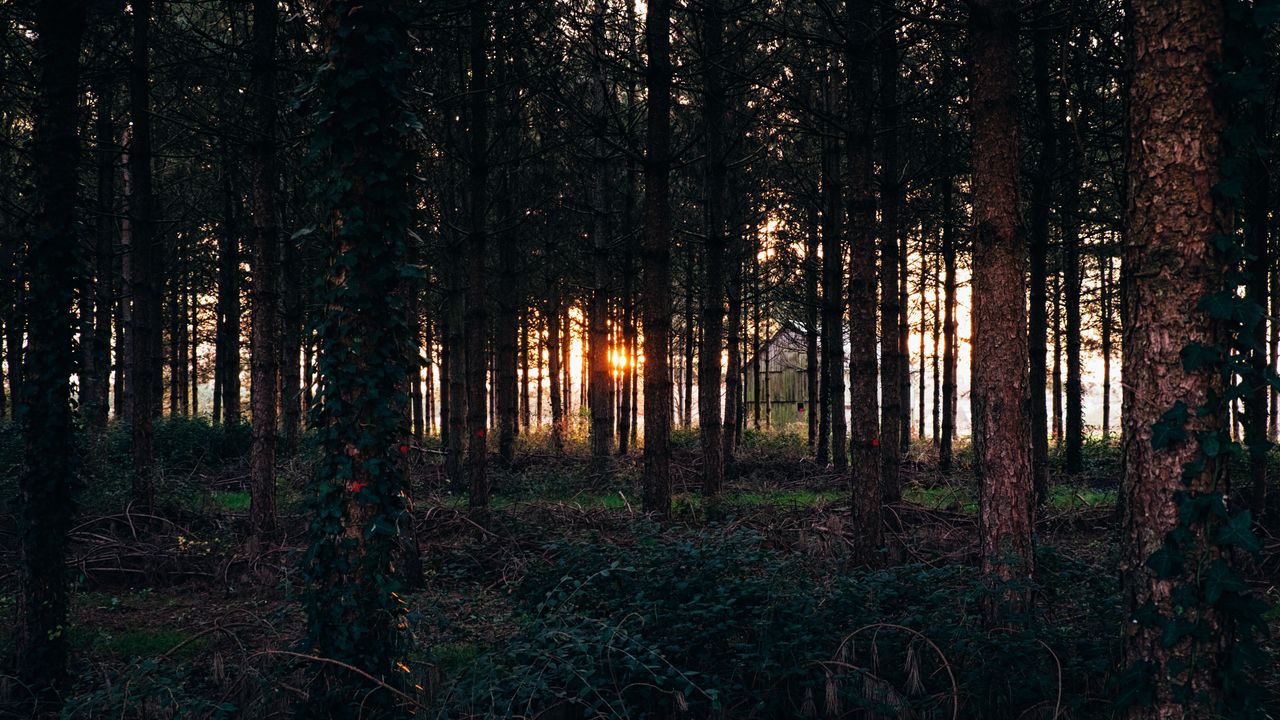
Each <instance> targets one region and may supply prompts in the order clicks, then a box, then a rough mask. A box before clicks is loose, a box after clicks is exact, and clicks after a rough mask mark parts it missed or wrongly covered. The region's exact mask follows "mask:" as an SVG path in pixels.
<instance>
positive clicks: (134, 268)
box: [128, 0, 160, 509]
mask: <svg viewBox="0 0 1280 720" xmlns="http://www.w3.org/2000/svg"><path fill="white" fill-rule="evenodd" d="M132 8H133V47H132V59H131V63H130V68H129V114H130V116H131V121H132V134H131V135H130V138H129V188H128V189H129V193H128V194H129V229H130V248H129V249H130V255H131V257H130V260H129V264H130V269H131V274H132V277H131V282H130V288H129V294H130V296H131V297H132V299H133V302H132V305H133V308H132V312H131V319H132V329H133V332H132V335H133V346H132V362H131V370H132V371H133V376H132V378H131V379H130V381H129V389H130V392H131V393H132V395H133V398H132V404H133V407H132V410H131V412H130V421H131V424H132V441H133V463H132V465H133V487H132V494H133V502H134V503H135V504H136V505H138V506H139V507H141V508H144V509H145V508H150V507H151V506H152V505H153V504H154V502H155V478H154V467H153V465H154V462H155V448H154V446H153V421H154V418H155V412H156V407H155V402H156V400H158V398H153V394H154V392H155V379H154V372H153V370H154V369H155V365H154V359H155V357H156V356H157V355H158V352H157V350H158V346H159V344H160V338H159V335H160V332H159V330H160V328H159V325H158V320H159V305H160V302H159V295H160V289H159V286H158V284H157V277H156V275H157V272H156V269H155V265H156V258H157V257H158V256H159V253H158V252H156V247H155V245H156V243H155V237H154V231H155V229H154V220H153V218H152V203H153V199H152V195H151V89H150V82H151V71H150V61H149V58H148V55H149V53H150V47H151V45H150V31H151V0H135V2H133V3H132Z"/></svg>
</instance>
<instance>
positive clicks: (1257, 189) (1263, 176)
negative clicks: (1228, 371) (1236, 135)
mask: <svg viewBox="0 0 1280 720" xmlns="http://www.w3.org/2000/svg"><path fill="white" fill-rule="evenodd" d="M1257 40H1258V41H1259V42H1260V41H1261V38H1257ZM1267 114H1268V107H1267V105H1266V104H1265V103H1262V102H1259V103H1257V104H1256V107H1255V108H1253V109H1252V110H1251V111H1250V115H1251V117H1248V118H1246V119H1245V122H1247V123H1248V124H1249V125H1250V130H1251V131H1252V140H1253V142H1254V143H1256V145H1257V146H1258V147H1259V148H1262V147H1266V144H1267V136H1266V133H1267V121H1268V117H1267ZM1245 172H1246V173H1247V177H1248V182H1247V183H1246V185H1245V192H1244V202H1243V207H1242V210H1243V215H1244V228H1245V237H1246V239H1247V246H1248V247H1247V250H1248V261H1247V262H1246V264H1245V271H1246V273H1247V274H1248V278H1247V280H1246V283H1245V301H1246V302H1249V303H1252V304H1253V305H1255V306H1256V307H1258V308H1260V309H1261V312H1260V313H1259V314H1258V317H1257V319H1256V320H1255V321H1254V322H1253V326H1252V327H1250V328H1249V333H1250V335H1251V337H1252V340H1253V349H1252V350H1250V351H1249V368H1250V373H1249V374H1250V375H1252V377H1251V378H1250V379H1249V382H1248V393H1249V394H1248V396H1247V397H1246V398H1245V400H1244V402H1245V438H1244V439H1245V446H1246V447H1247V448H1248V452H1249V480H1250V484H1251V485H1252V487H1251V488H1250V500H1249V507H1250V509H1251V510H1252V511H1253V516H1254V517H1255V518H1261V517H1262V515H1263V513H1264V512H1265V511H1266V507H1267V452H1268V451H1269V450H1270V449H1271V447H1270V446H1271V443H1270V442H1269V441H1268V439H1267V394H1268V393H1267V388H1268V386H1267V383H1266V376H1267V319H1266V311H1267V280H1268V276H1269V274H1270V272H1269V271H1270V266H1271V263H1270V260H1269V250H1270V245H1271V243H1270V232H1269V231H1270V229H1271V227H1270V210H1271V207H1270V206H1271V185H1270V182H1271V181H1270V178H1271V175H1270V172H1269V170H1268V167H1267V163H1266V158H1265V156H1264V155H1263V151H1261V150H1259V151H1256V152H1252V153H1250V158H1249V161H1248V166H1247V169H1246V171H1245Z"/></svg>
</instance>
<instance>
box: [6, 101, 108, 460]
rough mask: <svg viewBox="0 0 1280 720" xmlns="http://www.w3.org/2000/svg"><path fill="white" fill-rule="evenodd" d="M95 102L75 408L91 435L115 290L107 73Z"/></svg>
mask: <svg viewBox="0 0 1280 720" xmlns="http://www.w3.org/2000/svg"><path fill="white" fill-rule="evenodd" d="M94 88H95V95H97V103H96V106H95V109H96V115H95V118H94V136H95V141H96V143H97V155H96V159H97V181H98V194H97V203H98V206H97V209H98V221H97V224H96V228H95V230H96V232H95V242H94V254H93V260H94V263H93V264H94V273H95V275H96V279H95V281H94V283H93V308H94V321H93V335H92V337H93V341H92V352H91V358H92V365H93V372H92V373H88V375H89V377H87V378H85V379H84V381H83V382H84V389H83V391H82V392H83V393H84V394H83V397H82V398H81V408H82V412H83V413H84V416H85V420H86V424H87V426H88V428H89V431H90V433H92V435H93V436H94V437H101V436H102V434H103V433H104V432H106V429H107V411H108V406H109V405H110V391H109V384H110V382H109V381H110V377H111V319H112V312H111V311H112V302H113V301H114V298H113V295H114V294H115V258H114V254H115V244H116V235H117V224H116V166H115V162H116V157H117V156H116V149H115V148H116V125H115V117H114V113H115V94H116V92H115V91H116V82H115V78H113V77H106V78H103V79H102V80H101V81H100V82H98V83H97V84H96V85H95V86H94ZM2 412H3V411H2V409H0V413H2Z"/></svg>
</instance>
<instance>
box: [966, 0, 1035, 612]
mask: <svg viewBox="0 0 1280 720" xmlns="http://www.w3.org/2000/svg"><path fill="white" fill-rule="evenodd" d="M1019 4H1020V3H1019V2H1018V1H1017V0H982V1H981V2H975V3H974V4H973V5H972V6H971V9H970V23H969V45H970V47H969V51H970V63H971V65H970V72H971V74H972V83H973V87H972V98H971V103H972V123H973V229H974V234H973V368H974V372H973V375H974V386H973V396H974V403H973V405H974V410H975V412H974V416H973V419H974V423H975V426H976V428H975V439H976V442H975V445H974V462H975V465H976V467H977V474H978V478H979V481H980V483H981V489H980V493H979V517H978V521H979V540H980V552H981V553H982V568H983V571H984V572H985V573H987V574H988V576H990V577H992V578H993V579H995V580H996V581H998V582H1020V581H1022V580H1023V579H1024V578H1026V577H1028V576H1030V575H1031V573H1032V569H1033V567H1034V559H1035V558H1034V555H1033V554H1032V553H1033V548H1032V543H1031V533H1032V492H1033V489H1032V484H1031V482H1032V469H1031V418H1030V414H1029V408H1028V404H1029V403H1028V398H1027V312H1026V308H1027V300H1026V287H1027V282H1026V274H1025V273H1026V235H1025V231H1024V230H1023V227H1022V218H1021V215H1020V212H1021V211H1020V205H1021V200H1020V198H1019V191H1018V172H1019V166H1018V117H1017V113H1016V108H1017V89H1018V88H1017V78H1018V72H1017V67H1018V17H1017V12H1018V7H1019ZM1003 597H1004V603H995V602H993V603H992V604H991V605H990V606H989V607H988V608H987V614H988V616H989V618H991V619H994V618H996V617H1000V616H1002V615H1003V614H1004V610H1005V608H1000V607H997V605H998V604H1007V605H1008V606H1009V607H1008V608H1007V609H1009V610H1013V611H1017V610H1019V609H1022V608H1024V607H1025V603H1026V600H1027V596H1026V593H1025V591H1020V590H1014V591H1009V592H1007V593H1003Z"/></svg>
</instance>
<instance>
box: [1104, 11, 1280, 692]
mask: <svg viewBox="0 0 1280 720" xmlns="http://www.w3.org/2000/svg"><path fill="white" fill-rule="evenodd" d="M1226 7H1227V18H1226V32H1225V42H1224V52H1223V58H1222V61H1221V65H1220V67H1219V68H1218V79H1219V85H1220V89H1221V93H1222V96H1221V98H1220V101H1221V102H1222V103H1223V107H1224V108H1226V109H1227V110H1228V124H1227V127H1226V128H1225V130H1224V132H1223V137H1222V139H1223V153H1222V158H1221V160H1220V163H1219V168H1220V170H1221V173H1222V179H1221V181H1220V182H1219V183H1218V185H1217V186H1216V187H1215V188H1214V194H1215V200H1216V201H1217V202H1218V203H1219V204H1220V206H1225V207H1226V208H1229V209H1232V210H1235V209H1237V208H1239V207H1241V205H1242V200H1243V196H1244V188H1245V184H1246V169H1247V167H1248V166H1249V164H1250V163H1251V162H1255V161H1257V160H1258V158H1257V156H1256V154H1257V153H1265V152H1266V151H1265V148H1266V146H1267V140H1266V138H1264V137H1261V136H1260V135H1259V133H1260V129H1259V128H1256V127H1255V126H1254V125H1253V124H1252V122H1253V119H1254V118H1255V117H1256V113H1255V110H1256V109H1257V107H1258V104H1259V103H1263V102H1265V101H1266V98H1265V94H1266V90H1267V88H1266V85H1265V83H1264V78H1263V76H1262V69H1263V68H1264V67H1265V66H1266V64H1267V62H1268V58H1267V57H1266V55H1267V47H1266V45H1265V43H1264V37H1265V36H1266V35H1267V33H1268V32H1269V29H1270V28H1271V27H1272V25H1274V23H1275V22H1276V20H1277V19H1280V0H1256V1H1255V2H1245V1H1243V0H1230V1H1229V2H1227V4H1226ZM1236 216H1237V217H1238V214H1237V215H1236ZM1213 251H1214V255H1215V260H1216V262H1218V263H1219V264H1220V266H1221V267H1223V268H1225V272H1224V273H1223V281H1222V285H1221V286H1220V287H1219V288H1218V289H1217V290H1215V291H1214V292H1212V293H1210V294H1209V295H1207V296H1206V297H1204V298H1202V299H1201V300H1200V303H1199V309H1200V311H1202V312H1204V313H1206V314H1207V315H1208V316H1209V317H1210V318H1211V319H1212V320H1213V321H1214V322H1215V323H1217V325H1218V329H1219V333H1218V337H1219V338H1220V340H1219V341H1218V342H1216V343H1212V344H1206V343H1199V342H1193V343H1189V344H1188V345H1186V346H1185V347H1184V348H1183V349H1182V353H1181V359H1182V365H1183V369H1184V370H1185V371H1186V372H1188V373H1198V372H1214V373H1216V374H1217V377H1218V387H1220V388H1222V391H1221V392H1218V393H1210V394H1209V396H1208V397H1207V398H1206V400H1205V402H1204V403H1203V404H1202V405H1198V406H1196V407H1190V406H1188V405H1187V404H1186V403H1185V402H1183V401H1178V402H1177V403H1175V404H1174V406H1173V407H1171V408H1169V409H1168V410H1167V411H1166V412H1165V413H1164V414H1163V416H1162V417H1161V419H1160V420H1159V422H1157V423H1156V424H1155V425H1154V426H1153V428H1152V431H1153V432H1152V439H1151V443H1152V446H1153V448H1155V449H1157V450H1159V449H1165V448H1170V447H1173V446H1175V445H1178V444H1181V443H1183V442H1186V441H1188V440H1190V439H1192V438H1191V435H1192V433H1190V432H1188V430H1187V424H1188V422H1189V421H1190V419H1191V417H1192V414H1193V413H1194V415H1195V416H1196V417H1218V418H1227V417H1228V416H1229V410H1230V407H1231V405H1232V404H1233V403H1235V402H1244V401H1245V400H1246V399H1247V398H1249V397H1250V396H1251V395H1252V393H1253V392H1254V391H1255V390H1256V389H1258V388H1259V387H1262V386H1271V387H1278V386H1280V384H1278V382H1277V378H1276V376H1275V375H1274V373H1272V372H1271V370H1270V369H1269V368H1264V369H1262V370H1259V369H1258V368H1257V367H1256V366H1255V365H1254V364H1252V363H1251V362H1250V358H1251V356H1252V354H1253V353H1254V352H1263V351H1265V349H1264V348H1262V347H1260V346H1259V344H1258V341H1257V339H1256V338H1257V335H1256V334H1255V330H1256V329H1257V328H1258V326H1259V324H1263V323H1265V322H1266V308H1265V307H1264V306H1262V305H1260V304H1259V303H1258V302H1257V301H1256V300H1255V299H1253V298H1251V297H1248V296H1247V295H1244V294H1242V293H1241V288H1242V287H1244V286H1245V285H1246V284H1247V282H1248V280H1249V276H1248V270H1249V266H1250V264H1251V263H1252V262H1253V261H1255V260H1256V259H1257V258H1255V257H1253V256H1252V255H1251V254H1250V252H1249V247H1248V243H1247V241H1246V239H1245V236H1244V234H1243V233H1241V232H1239V231H1238V230H1237V229H1236V227H1234V226H1232V227H1229V228H1228V230H1227V232H1225V233H1222V234H1219V235H1217V236H1215V237H1214V238H1213ZM1194 439H1195V442H1196V445H1197V447H1198V449H1199V452H1198V454H1197V455H1196V456H1195V457H1194V458H1193V459H1192V460H1191V461H1190V462H1188V463H1186V464H1185V465H1184V466H1183V468H1182V481H1183V484H1184V486H1185V489H1183V490H1181V491H1179V492H1178V493H1177V494H1176V495H1175V498H1174V500H1175V503H1176V504H1177V509H1178V516H1177V523H1176V525H1174V527H1173V528H1172V529H1171V530H1170V531H1169V532H1168V533H1167V534H1166V535H1165V538H1164V542H1163V544H1162V546H1161V547H1160V548H1159V549H1157V550H1156V551H1155V552H1154V553H1152V555H1151V556H1150V557H1149V558H1148V559H1147V567H1148V568H1149V569H1150V570H1151V571H1152V572H1153V573H1154V574H1155V576H1156V577H1157V578H1160V579H1162V580H1170V581H1173V582H1174V583H1175V585H1174V589H1173V594H1172V598H1171V600H1172V603H1171V605H1172V607H1173V609H1172V612H1165V611H1162V610H1161V609H1160V608H1158V607H1156V606H1155V605H1154V604H1152V603H1150V602H1148V603H1147V604H1146V605H1145V606H1143V607H1141V608H1139V609H1138V610H1137V611H1136V613H1135V615H1134V618H1133V619H1134V621H1135V622H1137V623H1139V624H1141V625H1144V626H1146V627H1150V628H1154V629H1158V630H1159V632H1160V637H1161V642H1162V644H1164V646H1165V647H1174V646H1175V645H1178V644H1180V643H1183V642H1188V643H1190V650H1191V651H1190V653H1189V654H1188V656H1187V657H1188V658H1189V659H1187V660H1185V661H1178V662H1177V664H1176V665H1175V664H1172V663H1171V665H1170V667H1169V668H1167V670H1168V672H1170V673H1171V674H1173V675H1174V676H1175V677H1181V678H1184V679H1185V680H1186V682H1185V683H1184V684H1182V685H1180V686H1178V687H1175V688H1174V697H1175V699H1176V700H1177V701H1178V702H1179V703H1181V704H1184V705H1203V704H1204V703H1206V702H1212V703H1214V704H1216V705H1218V706H1219V707H1216V708H1214V710H1215V712H1222V713H1228V714H1230V715H1231V716H1233V717H1248V716H1252V714H1253V713H1254V712H1255V711H1256V709H1257V704H1258V701H1259V700H1260V694H1259V691H1258V688H1257V686H1256V685H1255V684H1254V683H1253V682H1252V670H1253V668H1255V667H1256V666H1258V665H1259V664H1260V663H1261V662H1262V661H1263V660H1264V659H1265V654H1264V651H1263V648H1262V646H1261V644H1260V642H1259V638H1260V636H1261V635H1262V633H1264V632H1265V629H1266V625H1265V618H1264V613H1265V612H1266V610H1267V605H1266V603H1265V602H1263V601H1262V600H1260V599H1259V598H1257V597H1255V596H1254V595H1253V594H1252V593H1251V592H1250V588H1249V584H1248V582H1247V581H1246V579H1245V577H1244V575H1243V574H1242V573H1241V571H1240V569H1239V567H1238V565H1239V563H1238V562H1236V561H1237V560H1238V559H1239V558H1240V556H1241V555H1246V556H1247V555H1254V556H1256V554H1257V553H1258V551H1259V550H1260V549H1261V546H1260V543H1259V541H1258V538H1257V537H1256V536H1255V535H1254V532H1253V517H1252V514H1251V513H1250V511H1249V510H1248V509H1243V508H1238V507H1236V506H1238V505H1243V503H1236V502H1232V501H1231V500H1230V496H1229V493H1228V490H1229V486H1228V483H1229V478H1230V466H1231V463H1232V462H1233V461H1239V460H1242V459H1243V458H1244V448H1242V447H1241V445H1240V443H1238V442H1237V441H1236V440H1234V439H1233V438H1232V437H1231V433H1230V430H1229V428H1228V426H1227V424H1226V423H1225V422H1222V423H1218V424H1216V425H1215V426H1214V427H1212V428H1210V429H1205V430H1197V431H1195V432H1194ZM1259 442H1262V443H1264V445H1263V446H1262V447H1252V448H1250V449H1249V450H1250V451H1251V452H1254V453H1262V454H1264V455H1265V452H1266V449H1267V448H1268V447H1269V443H1266V442H1265V438H1262V439H1261V440H1259ZM1202 477H1208V478H1210V485H1209V487H1208V488H1206V489H1196V488H1195V487H1194V486H1193V483H1195V482H1196V481H1197V480H1198V479H1200V478H1202ZM1135 670H1137V671H1138V674H1139V675H1144V676H1145V675H1149V672H1147V671H1149V670H1150V668H1146V669H1143V668H1137V669H1135ZM1204 673H1211V674H1213V675H1214V676H1215V677H1214V681H1213V682H1214V685H1216V686H1218V687H1219V688H1220V689H1221V691H1222V692H1221V697H1220V698H1214V699H1210V698H1206V697H1204V696H1202V695H1200V694H1198V693H1197V691H1196V688H1195V687H1194V686H1193V681H1192V678H1195V677H1196V676H1197V675H1201V674H1204ZM1129 695H1130V699H1133V700H1140V699H1141V698H1142V697H1144V696H1146V697H1150V695H1149V693H1148V692H1145V691H1143V690H1141V689H1139V690H1137V691H1134V690H1132V689H1131V690H1130V693H1129Z"/></svg>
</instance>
